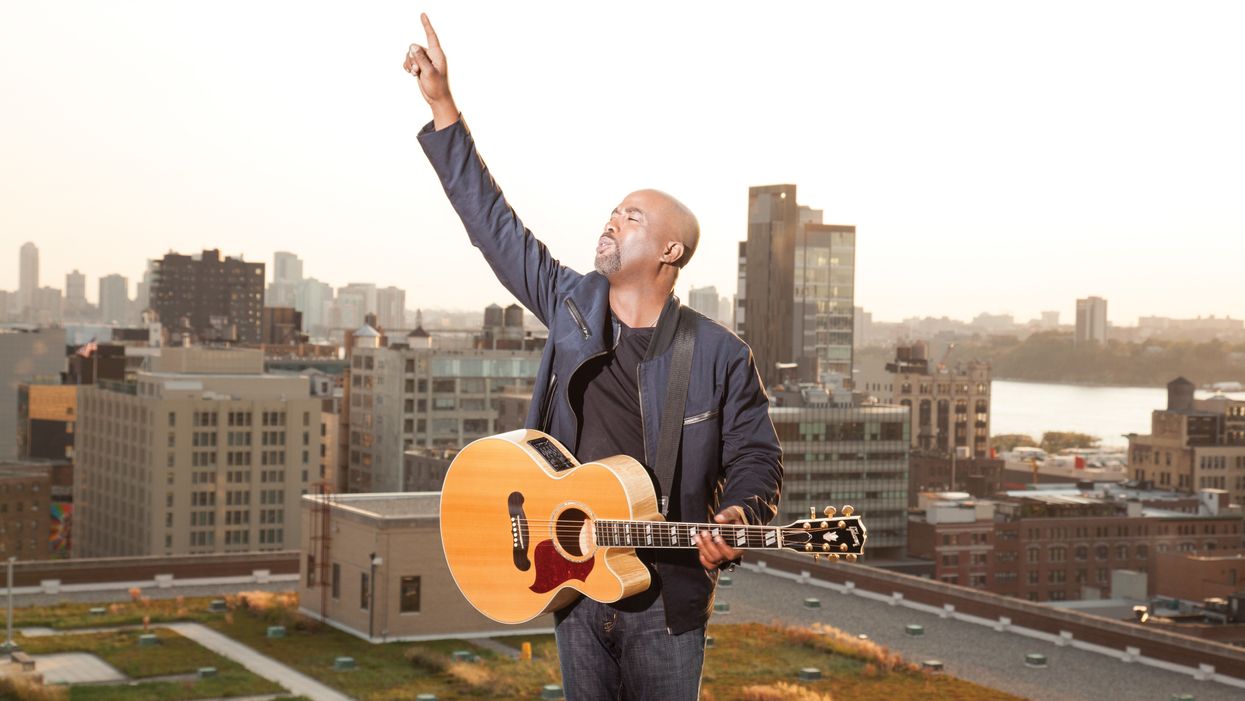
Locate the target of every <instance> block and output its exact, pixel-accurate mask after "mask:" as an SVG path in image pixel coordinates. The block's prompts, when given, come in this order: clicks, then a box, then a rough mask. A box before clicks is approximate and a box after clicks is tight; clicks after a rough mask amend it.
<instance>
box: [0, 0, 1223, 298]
mask: <svg viewBox="0 0 1245 701" xmlns="http://www.w3.org/2000/svg"><path fill="white" fill-rule="evenodd" d="M69 7H70V8H75V7H76V9H72V10H71V11H70V12H69V14H68V15H66V14H65V7H64V6H57V8H44V7H40V6H10V7H6V8H4V9H3V10H0V90H3V91H4V93H5V94H6V95H7V96H9V97H10V99H11V104H13V105H18V106H19V107H18V108H17V109H12V110H9V111H6V112H5V113H4V114H2V115H0V149H2V150H3V151H4V152H5V153H6V155H7V156H9V157H10V158H11V163H12V165H11V167H9V168H6V169H4V171H3V172H0V198H2V199H3V200H4V201H5V202H6V206H5V207H3V208H0V231H3V232H4V234H3V246H2V247H0V250H3V251H5V253H3V254H2V256H0V257H2V258H3V259H4V260H9V261H11V263H10V264H8V265H0V289H10V290H15V289H16V288H17V275H18V271H17V256H16V252H17V248H18V247H19V246H20V245H21V243H22V242H24V241H27V240H33V241H35V242H36V243H37V244H38V245H39V247H40V257H41V268H42V270H43V273H42V279H41V284H44V285H49V283H50V286H54V287H61V286H63V284H64V274H65V273H67V272H69V271H70V270H72V269H73V268H75V267H76V268H78V269H79V270H81V271H82V272H83V273H85V274H86V275H87V276H88V278H89V279H90V280H91V281H94V280H98V278H99V277H100V276H102V275H106V274H109V273H119V274H121V275H124V276H126V277H127V278H129V279H130V281H131V284H132V283H133V282H134V281H136V280H137V279H139V278H140V277H141V273H142V270H143V266H144V265H145V261H146V259H147V258H153V257H159V256H160V255H163V254H164V253H165V252H167V251H168V250H170V249H172V250H175V251H178V252H181V253H197V252H198V251H200V250H202V249H204V248H219V249H220V250H221V252H222V254H225V255H238V254H241V255H243V256H244V257H245V258H246V259H247V260H253V261H261V260H262V261H264V262H265V263H268V264H270V263H271V259H272V255H271V254H272V251H274V250H289V251H293V252H295V253H297V254H298V255H299V256H300V257H301V258H302V259H303V260H304V261H305V264H306V265H305V269H306V274H307V275H308V276H314V277H316V278H318V279H321V280H324V281H326V282H329V283H330V284H332V285H333V286H334V287H339V286H342V285H345V284H346V283H348V282H352V281H361V282H375V283H376V284H378V285H380V286H388V285H394V286H397V287H400V288H402V289H405V290H407V293H408V303H409V306H410V307H411V308H417V307H446V306H459V307H462V308H474V307H483V306H484V305H485V304H488V303H490V302H493V301H500V300H504V299H505V300H508V299H509V297H508V295H506V294H505V293H504V292H503V291H502V290H501V288H500V286H498V285H497V283H496V282H494V281H493V278H492V274H491V273H490V271H489V270H488V269H487V267H486V266H485V265H484V264H483V262H482V261H481V260H479V257H478V255H477V254H476V252H475V251H473V250H472V249H471V247H470V245H469V243H468V242H467V241H466V237H465V235H463V234H462V229H461V225H460V224H459V223H458V221H457V218H456V217H455V216H454V214H453V212H452V210H450V208H449V207H448V206H447V205H446V203H445V202H444V196H443V194H442V193H441V192H440V187H439V185H438V184H437V183H436V179H435V176H434V175H433V174H432V172H431V167H430V166H428V165H427V163H426V162H425V160H424V158H423V155H422V153H421V151H420V149H419V147H418V144H417V143H416V141H415V138H414V134H415V132H416V131H417V130H418V129H419V128H420V127H421V126H422V125H423V124H424V123H425V122H426V121H427V120H428V118H429V113H428V109H427V106H426V105H425V104H424V103H423V101H422V99H421V98H420V97H419V95H418V90H417V88H416V86H415V84H414V82H413V81H412V80H411V79H410V77H409V76H408V75H406V74H405V73H404V72H403V71H402V70H401V67H400V65H401V60H402V57H403V55H404V53H405V50H406V46H407V45H408V44H409V43H410V42H412V41H422V30H421V29H420V27H419V22H418V13H419V12H420V11H427V12H428V13H429V14H430V16H431V17H432V19H433V21H434V23H436V25H437V27H438V30H439V31H440V33H441V36H442V40H443V43H444V45H445V48H446V51H447V54H448V56H449V61H450V76H451V81H452V83H453V85H454V88H455V92H456V95H457V96H458V98H459V104H460V106H461V107H462V109H463V111H464V115H465V117H466V118H467V120H468V122H469V123H470V124H471V125H472V127H473V130H474V131H475V133H476V136H477V138H478V140H479V142H480V147H481V152H482V154H483V155H484V156H485V158H486V159H488V161H489V163H490V165H491V166H492V169H493V172H494V174H495V175H496V177H497V179H498V181H499V182H500V183H501V184H502V186H503V188H505V189H506V192H507V194H508V195H509V197H510V199H511V201H512V203H513V204H514V205H515V207H516V209H517V210H518V212H519V214H520V216H522V217H524V219H525V221H526V222H527V223H528V225H529V227H531V228H532V229H533V231H534V232H535V233H537V235H539V236H541V237H542V238H543V239H544V240H545V241H546V242H547V243H548V244H549V245H550V247H551V249H552V250H553V251H554V253H555V255H558V256H560V257H561V258H562V259H563V260H564V261H565V262H567V263H568V264H570V265H572V267H575V268H577V269H580V270H585V269H588V268H589V267H590V265H591V256H592V245H593V243H594V242H595V238H596V234H597V233H598V232H599V230H600V227H601V224H602V222H603V221H604V219H605V215H606V214H607V213H608V211H609V210H610V209H611V208H612V207H613V206H614V205H615V204H616V203H617V200H618V199H620V198H621V197H622V195H623V194H625V193H626V192H627V191H629V190H631V189H635V188H638V187H645V186H655V187H659V188H662V189H666V190H668V191H670V192H672V193H674V194H675V195H676V196H678V197H680V198H681V199H683V200H684V201H685V202H687V203H688V204H689V206H691V207H692V209H693V210H694V211H696V212H697V214H698V216H699V217H700V220H701V223H702V228H703V229H704V232H705V233H704V238H703V240H702V247H701V250H700V251H699V252H698V255H697V258H696V260H694V261H693V262H692V264H691V265H690V266H689V267H688V269H687V270H686V271H685V272H684V275H683V279H682V280H681V283H680V286H679V292H680V294H681V295H683V296H684V298H685V299H686V291H687V288H688V287H690V286H697V287H701V286H706V285H713V286H715V287H717V288H718V290H719V291H720V292H721V293H724V294H730V293H733V292H734V290H735V274H736V271H735V269H736V262H737V261H736V251H737V242H738V241H740V240H742V239H743V238H745V236H746V226H745V225H746V210H747V188H748V187H749V186H751V185H763V184H771V183H787V182H791V183H795V184H796V185H797V186H798V187H799V188H800V190H799V201H800V203H801V204H804V205H807V206H810V207H813V208H817V209H824V210H825V220H826V221H827V222H828V223H841V224H852V225H855V226H856V227H857V230H858V232H859V241H858V247H859V253H858V258H857V268H858V273H857V285H856V289H857V303H858V306H861V307H863V308H865V309H867V310H869V311H871V312H873V314H874V316H875V318H877V319H879V320H891V319H903V318H908V317H913V316H916V317H921V316H935V317H937V316H943V315H946V316H950V317H952V318H972V316H974V315H975V314H977V313H980V312H983V311H984V312H990V313H1005V312H1007V313H1012V314H1014V315H1015V316H1016V317H1017V318H1018V319H1028V318H1034V317H1036V316H1038V314H1039V313H1040V312H1041V311H1043V310H1046V309H1058V310H1060V311H1061V314H1062V315H1063V317H1064V319H1065V320H1066V319H1067V318H1068V317H1069V316H1071V309H1072V307H1073V305H1074V303H1075V299H1076V298H1078V297H1086V296H1090V295H1099V296H1103V297H1105V298H1107V299H1108V300H1109V301H1110V303H1111V316H1112V318H1113V319H1115V320H1118V321H1117V323H1127V322H1129V321H1132V320H1135V319H1136V317H1138V316H1141V315H1158V316H1172V317H1188V318H1191V317H1194V316H1198V315H1201V316H1206V315H1208V314H1214V315H1216V316H1220V317H1222V316H1228V315H1230V316H1232V317H1234V318H1241V317H1245V300H1241V299H1240V297H1239V295H1235V294H1233V293H1234V292H1235V290H1234V288H1233V285H1232V282H1231V275H1230V274H1225V273H1224V272H1223V271H1221V270H1220V269H1219V268H1217V267H1216V266H1214V261H1217V260H1218V259H1221V258H1227V259H1231V258H1232V257H1234V256H1240V255H1241V254H1243V253H1245V237H1241V236H1240V234H1241V233H1245V211H1242V208H1241V207H1240V206H1239V203H1238V200H1239V192H1241V191H1245V173H1242V172H1241V170H1240V169H1239V168H1237V167H1236V166H1235V164H1236V163H1239V162H1241V161H1242V160H1243V157H1245V134H1243V133H1242V131H1241V129H1240V128H1239V126H1238V125H1239V124H1241V123H1245V98H1242V96H1240V95H1239V91H1233V90H1231V89H1230V87H1229V86H1230V85H1231V84H1234V81H1233V75H1232V72H1233V71H1232V69H1233V67H1234V66H1238V65H1241V64H1242V59H1245V47H1242V46H1241V45H1239V42H1235V39H1234V37H1233V36H1232V28H1233V27H1236V26H1239V22H1233V21H1232V20H1233V19H1234V18H1235V19H1240V18H1245V8H1240V7H1237V6H1234V5H1231V4H1226V3H1221V4H1201V5H1198V6H1195V7H1187V6H1179V12H1178V13H1177V12H1175V11H1172V12H1166V11H1165V8H1167V7H1172V8H1175V7H1177V6H1175V5H1165V4H1154V3H1151V4H1144V5H1136V4H1128V5H1125V4H1115V5H1105V4H1104V5H1094V6H1092V7H1082V6H1079V5H1076V6H1074V5H1071V4H1050V3H1044V4H1043V5H1041V6H1040V7H1038V6H1034V7H995V6H993V5H990V4H981V3H974V4H957V5H954V6H939V7H938V8H927V7H922V6H920V5H915V4H914V5H908V6H906V11H905V12H902V13H895V12H894V11H893V10H894V8H893V7H891V6H888V8H887V9H885V10H883V9H878V8H870V7H865V8H856V7H846V6H844V7H820V6H801V7H798V8H789V7H788V8H779V9H773V10H766V11H765V12H764V13H757V14H748V13H745V12H743V11H742V10H741V9H740V8H741V7H743V6H740V5H728V6H725V7H715V8H714V9H713V11H712V14H703V13H697V12H696V11H695V10H693V9H689V8H681V7H674V8H670V7H663V6H657V5H651V4H650V5H640V6H638V7H636V8H635V9H634V10H630V11H629V13H628V14H626V15H623V16H613V15H610V16H605V15H597V14H595V13H596V12H598V11H597V10H594V9H585V8H582V7H577V6H573V5H559V6H556V7H554V8H551V7H549V6H540V7H537V8H526V9H518V8H514V7H509V6H505V5H494V6H491V7H490V9H489V15H490V16H489V20H488V21H487V22H485V21H481V20H480V19H479V15H480V13H479V11H478V9H476V8H475V7H473V8H470V9H465V8H460V7H456V6H454V5H453V4H451V3H445V2H427V3H423V4H420V5H418V6H416V5H410V4H397V3H392V4H386V5H383V6H381V5H377V6H369V7H366V8H356V9H354V10H352V12H351V13H349V14H348V15H343V14H338V13H335V11H334V8H333V6H331V5H323V4H315V5H297V6H295V5H292V4H282V5H276V4H273V5H264V6H261V7H257V8H248V9H247V10H246V14H245V15H243V14H242V12H243V10H242V9H241V8H240V7H238V8H231V7H212V8H210V10H209V9H208V8H199V7H188V6H167V7H166V6H164V5H161V4H153V3H143V4H137V3H136V4H132V5H127V6H125V7H102V6H92V5H89V4H74V3H70V5H69ZM658 8H660V11H659V10H658ZM66 17H68V18H66ZM516 27H518V28H522V31H514V28H516ZM654 47H657V50H654ZM660 47H672V48H671V49H670V50H669V51H662V50H660ZM83 56H87V57H89V61H87V63H85V64H84V63H83ZM515 64H518V65H519V66H520V68H519V69H518V70H515V69H514V65H515ZM528 66H532V67H534V68H532V69H528V68H527V67H528ZM650 76H651V77H650ZM788 105H790V107H788ZM516 106H520V108H516ZM567 173H570V174H573V177H567V175H566V174H567ZM583 173H591V174H592V177H585V176H584V175H582V174H583ZM1000 232H1006V233H1000ZM1234 234H1235V236H1234ZM359 240H362V241H364V242H366V243H367V244H368V245H367V246H366V247H358V248H356V250H354V251H345V252H343V251H341V250H340V249H339V247H340V245H341V244H342V242H353V241H359ZM1001 240H1007V241H1024V242H1032V241H1041V242H1042V243H1039V244H1034V243H1027V244H1024V245H1022V246H1016V245H1015V244H1011V243H1007V244H1004V243H1002V242H1001ZM1124 244H1126V245H1124ZM407 250H410V251H411V255H409V256H407V255H403V252H404V251H407ZM9 251H11V252H12V253H9ZM1212 252H1213V254H1214V259H1212V258H1211V257H1210V256H1209V255H1208V254H1210V253H1212ZM10 255H12V257H11V258H10ZM51 271H61V272H59V273H58V275H57V277H55V278H49V277H48V273H49V272H51ZM1216 272H1218V273H1219V274H1214V273H1216ZM1227 272H1228V273H1230V268H1229V269H1227ZM1182 275H1183V277H1181V276H1182ZM463 279H468V280H470V284H469V285H463V284H461V281H462V280H463ZM1172 279H1179V280H1180V284H1179V286H1178V287H1175V286H1173V285H1171V284H1166V285H1164V284H1155V283H1156V281H1169V280H1172ZM87 288H88V291H89V292H88V297H91V296H93V295H94V293H95V291H96V286H95V284H94V283H93V282H88V285H87ZM1173 289H1177V290H1178V292H1177V293H1176V294H1173ZM448 300H454V301H455V304H454V305H447V304H446V302H447V301H448ZM987 300H988V301H987ZM1035 300H1038V301H1035Z"/></svg>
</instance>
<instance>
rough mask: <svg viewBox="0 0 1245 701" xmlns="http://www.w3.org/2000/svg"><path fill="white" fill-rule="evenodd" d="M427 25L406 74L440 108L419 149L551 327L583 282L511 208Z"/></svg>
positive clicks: (473, 230)
mask: <svg viewBox="0 0 1245 701" xmlns="http://www.w3.org/2000/svg"><path fill="white" fill-rule="evenodd" d="M420 18H421V19H422V20H423V23H424V32H425V33H426V34H427V37H428V46H427V47H423V46H420V45H418V44H412V45H411V48H410V49H409V50H408V51H407V55H406V61H405V62H404V63H403V68H405V69H406V71H407V72H408V73H410V74H411V75H413V76H415V77H416V78H418V80H419V91H420V93H421V94H423V96H424V99H425V100H427V101H428V105H429V106H430V107H431V108H432V124H429V125H428V126H426V127H424V129H423V130H421V131H420V133H419V143H420V145H421V146H422V147H423V149H424V153H425V154H426V155H427V156H428V160H429V161H430V162H431V163H432V166H433V168H434V169H435V170H436V172H437V176H438V177H439V178H440V179H441V185H442V187H444V188H445V194H446V195H447V196H448V197H449V199H450V204H452V205H453V206H454V210H455V211H456V212H458V216H459V218H460V219H462V222H463V226H464V227H465V228H466V229H467V235H468V237H470V239H471V243H472V244H473V245H475V247H476V248H479V249H480V252H481V253H483V254H484V258H485V260H487V261H488V264H489V266H491V267H492V268H493V272H494V273H496V274H497V279H498V280H500V281H501V283H502V284H503V285H505V287H506V289H508V290H510V293H511V294H513V295H514V296H515V298H516V299H518V300H519V303H520V304H522V305H523V306H525V307H527V308H528V309H529V310H531V312H532V313H533V314H535V315H536V318H538V319H540V321H541V323H543V324H545V326H549V324H550V320H551V319H552V318H553V314H554V310H555V309H556V306H557V302H558V291H559V290H565V289H567V288H568V287H569V286H570V285H571V284H573V283H574V282H575V281H577V280H578V279H579V278H580V277H581V275H580V274H579V273H577V272H575V271H573V270H571V269H570V268H567V267H566V266H564V265H562V264H561V263H559V262H558V261H557V260H556V259H555V258H553V256H552V255H550V253H549V249H548V248H546V247H545V245H544V244H543V243H541V242H540V240H539V239H537V238H536V237H535V236H534V235H533V234H532V232H531V231H528V229H527V227H525V226H524V225H523V222H522V221H521V220H520V219H519V216H518V215H517V214H515V211H514V209H513V208H511V207H510V204H509V203H508V202H506V198H505V195H503V194H502V191H501V188H500V187H498V186H497V183H496V182H494V181H493V177H492V176H491V175H490V174H489V171H488V167H487V166H485V165H484V160H483V159H482V158H480V155H479V153H478V152H477V151H476V145H475V141H474V140H473V139H472V138H471V132H470V131H469V130H468V129H467V126H466V125H465V124H464V123H463V122H462V120H461V118H460V116H459V113H458V107H457V106H456V105H455V104H454V96H453V95H452V94H451V93H450V84H449V78H448V77H447V73H446V64H445V52H444V51H442V50H441V42H440V40H439V39H438V38H437V33H436V31H435V30H433V28H432V23H431V22H430V21H428V16H427V15H421V16H420Z"/></svg>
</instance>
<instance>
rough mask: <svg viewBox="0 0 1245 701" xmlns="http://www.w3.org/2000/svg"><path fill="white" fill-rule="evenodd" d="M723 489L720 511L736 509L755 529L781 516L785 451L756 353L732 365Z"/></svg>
mask: <svg viewBox="0 0 1245 701" xmlns="http://www.w3.org/2000/svg"><path fill="white" fill-rule="evenodd" d="M722 467H723V472H724V484H723V488H722V498H721V500H720V504H719V507H718V510H719V511H721V510H722V509H726V508H727V507H731V506H737V507H739V508H741V509H743V512H744V518H745V520H746V521H747V522H748V523H750V524H753V525H763V524H766V523H769V522H770V520H771V519H773V518H774V515H775V514H776V513H778V494H779V490H780V489H781V487H782V448H781V447H780V446H779V444H778V435H777V434H776V433H775V432H774V423H773V421H771V420H770V417H769V398H768V397H767V396H766V395H765V390H764V389H763V388H762V386H761V378H760V377H759V376H758V375H757V369H756V365H755V364H754V362H753V360H752V351H751V350H750V349H748V348H747V346H745V347H744V349H743V352H742V353H741V354H740V355H738V356H736V357H735V358H734V359H732V361H731V363H730V367H729V368H728V372H727V378H726V392H725V397H724V401H723V407H722Z"/></svg>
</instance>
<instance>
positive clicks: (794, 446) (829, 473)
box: [769, 378, 909, 558]
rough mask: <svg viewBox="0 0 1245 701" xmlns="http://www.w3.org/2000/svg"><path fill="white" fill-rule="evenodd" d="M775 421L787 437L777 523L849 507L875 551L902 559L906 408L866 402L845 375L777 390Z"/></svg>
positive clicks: (783, 438)
mask: <svg viewBox="0 0 1245 701" xmlns="http://www.w3.org/2000/svg"><path fill="white" fill-rule="evenodd" d="M769 415H770V419H771V420H772V421H773V422H774V430H775V431H777V432H778V439H779V441H781V442H782V450H783V484H782V495H781V497H780V501H779V505H778V507H779V514H778V516H777V517H776V518H775V523H789V522H791V521H793V520H795V519H798V518H805V517H807V516H808V514H809V509H810V508H811V509H813V510H814V511H815V512H816V513H818V514H820V513H821V512H822V510H823V509H824V508H825V507H827V506H833V507H835V508H842V507H843V506H844V505H847V504H850V505H851V506H853V507H855V509H856V513H858V514H860V515H861V516H862V517H864V518H865V519H866V521H865V525H866V526H867V527H868V529H869V552H870V554H871V555H873V556H878V557H881V558H893V557H901V556H902V555H903V554H904V550H905V548H906V546H907V526H908V517H907V512H908V442H909V438H908V431H909V425H908V409H907V407H901V406H894V405H885V404H863V403H860V402H859V401H857V400H856V399H855V398H854V397H853V395H852V393H851V392H848V391H846V390H844V389H843V386H842V382H841V380H839V381H836V380H835V379H834V378H828V382H827V383H825V384H824V385H813V384H808V383H804V384H799V385H796V384H794V383H788V384H786V385H783V386H779V387H776V388H773V389H771V392H770V410H769Z"/></svg>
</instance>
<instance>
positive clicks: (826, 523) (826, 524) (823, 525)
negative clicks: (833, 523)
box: [821, 521, 830, 528]
mask: <svg viewBox="0 0 1245 701" xmlns="http://www.w3.org/2000/svg"><path fill="white" fill-rule="evenodd" d="M821 527H822V528H829V527H830V523H829V522H828V521H822V522H821Z"/></svg>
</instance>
